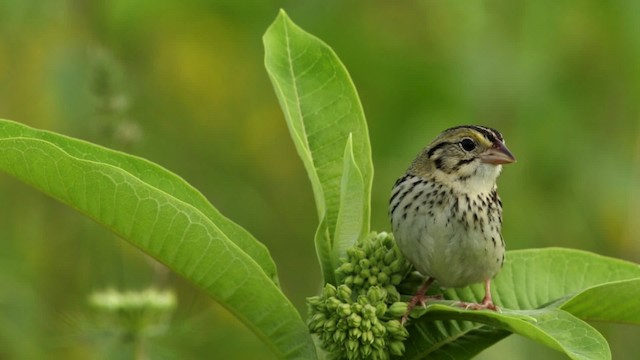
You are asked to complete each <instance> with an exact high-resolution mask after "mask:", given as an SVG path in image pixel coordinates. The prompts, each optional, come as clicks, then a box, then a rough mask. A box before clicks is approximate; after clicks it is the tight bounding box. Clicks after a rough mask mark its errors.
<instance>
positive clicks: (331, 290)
mask: <svg viewBox="0 0 640 360" xmlns="http://www.w3.org/2000/svg"><path fill="white" fill-rule="evenodd" d="M323 295H324V296H325V297H328V298H329V297H332V296H336V287H335V286H333V285H331V284H327V285H325V286H324V293H323Z"/></svg>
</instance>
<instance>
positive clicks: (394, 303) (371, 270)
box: [307, 232, 409, 360]
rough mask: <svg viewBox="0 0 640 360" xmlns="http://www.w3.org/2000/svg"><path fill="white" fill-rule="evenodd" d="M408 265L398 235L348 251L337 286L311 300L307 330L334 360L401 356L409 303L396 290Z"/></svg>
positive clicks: (371, 239) (376, 237)
mask: <svg viewBox="0 0 640 360" xmlns="http://www.w3.org/2000/svg"><path fill="white" fill-rule="evenodd" d="M408 271H409V264H408V262H407V261H406V260H405V259H404V257H403V256H402V254H400V251H399V250H398V248H397V247H396V245H395V242H394V240H393V236H392V235H390V234H387V233H384V232H383V233H372V234H370V235H369V236H367V237H365V238H363V239H361V240H359V241H358V242H357V243H356V244H355V245H354V246H353V247H352V248H350V249H348V250H347V258H346V259H342V265H340V266H339V267H338V269H337V270H336V275H337V278H338V284H339V285H338V286H337V287H335V286H333V285H331V284H327V285H326V286H325V287H324V289H323V291H322V294H320V296H314V297H311V298H308V299H307V304H308V306H309V320H308V326H309V330H310V331H311V333H313V334H316V335H318V337H319V338H320V340H321V343H322V347H323V349H324V350H326V351H327V353H328V354H330V358H333V359H349V360H356V359H374V360H375V359H378V360H387V359H389V358H390V357H391V355H402V353H403V352H404V343H403V342H404V340H406V338H407V337H408V336H409V333H408V332H407V330H406V329H405V328H404V327H403V326H402V325H401V324H400V321H399V320H398V319H399V318H400V317H401V316H402V315H403V314H404V313H405V312H406V311H407V303H405V302H400V295H399V293H398V291H397V290H396V287H395V286H396V285H398V284H399V283H400V281H401V280H402V279H403V277H404V276H405V275H406V274H407V272H408Z"/></svg>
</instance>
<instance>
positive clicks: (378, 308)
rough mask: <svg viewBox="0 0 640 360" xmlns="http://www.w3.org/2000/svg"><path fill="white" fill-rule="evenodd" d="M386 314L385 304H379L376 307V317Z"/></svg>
mask: <svg viewBox="0 0 640 360" xmlns="http://www.w3.org/2000/svg"><path fill="white" fill-rule="evenodd" d="M386 312H387V304H385V303H384V302H379V303H378V304H377V305H376V316H378V317H381V316H382V315H384V314H385V313H386Z"/></svg>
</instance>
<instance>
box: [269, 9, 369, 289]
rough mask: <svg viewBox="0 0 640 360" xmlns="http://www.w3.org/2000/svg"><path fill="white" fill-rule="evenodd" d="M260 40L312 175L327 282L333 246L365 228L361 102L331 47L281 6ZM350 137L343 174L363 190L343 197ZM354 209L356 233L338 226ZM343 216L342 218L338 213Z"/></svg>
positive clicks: (366, 155) (366, 140)
mask: <svg viewBox="0 0 640 360" xmlns="http://www.w3.org/2000/svg"><path fill="white" fill-rule="evenodd" d="M263 40H264V47H265V66H266V68H267V72H268V73H269V76H270V78H271V81H272V83H273V86H274V89H275V92H276V95H277V96H278V100H279V101H280V106H281V107H282V109H283V112H284V115H285V118H286V120H287V124H288V127H289V131H290V133H291V137H292V138H293V142H294V144H295V146H296V149H297V151H298V154H299V155H300V157H301V158H302V161H303V163H304V166H305V168H306V170H307V174H308V176H309V179H310V180H311V185H312V188H313V192H314V196H315V200H316V206H317V211H318V216H319V220H320V227H319V229H318V231H317V233H316V248H317V249H318V250H319V251H318V256H319V258H320V263H321V266H322V269H323V274H324V275H325V281H327V282H333V275H332V273H333V270H334V269H335V268H336V265H337V261H338V259H337V258H336V254H338V256H339V254H340V251H337V252H336V251H334V249H335V248H338V249H344V248H346V247H348V246H350V245H351V244H353V243H354V242H355V240H356V239H357V238H358V236H363V235H365V234H367V233H368V232H369V215H370V214H369V212H370V209H369V207H370V205H369V204H370V197H371V183H372V178H373V165H372V162H371V148H370V144H369V135H368V130H367V125H366V122H365V117H364V113H363V111H362V106H361V104H360V100H359V99H358V96H357V93H356V90H355V87H354V85H353V83H352V81H351V78H350V77H349V74H348V73H347V70H346V69H345V67H344V65H342V63H341V62H340V60H339V59H338V57H337V56H336V54H335V53H334V52H333V50H332V49H331V48H330V47H329V46H327V45H326V44H325V43H323V42H322V41H321V40H319V39H318V38H316V37H315V36H313V35H311V34H309V33H307V32H305V31H304V30H302V29H301V28H299V27H298V26H297V25H295V24H294V23H293V22H292V21H291V20H290V19H289V18H288V17H287V15H286V14H285V13H284V11H281V12H280V14H279V15H278V17H277V19H276V20H275V21H274V23H273V24H272V25H271V26H270V27H269V29H268V30H267V32H266V33H265V35H264V39H263ZM350 136H351V137H352V145H351V147H352V155H353V161H352V164H350V167H349V169H351V170H353V171H350V173H349V174H348V176H351V175H355V176H360V177H361V178H362V180H361V183H362V185H361V189H359V190H358V191H359V192H361V193H362V196H345V191H346V190H344V189H343V188H342V185H347V186H352V185H353V184H354V183H355V182H359V181H360V180H359V179H356V180H353V179H346V180H345V179H344V173H345V167H344V164H345V159H344V157H345V152H344V149H345V146H346V144H347V140H348V138H349V137H350ZM345 202H348V204H345ZM358 207H359V208H360V209H361V210H359V211H361V212H362V214H361V215H359V216H356V218H357V219H358V220H356V221H358V222H359V224H358V225H360V226H361V229H360V230H359V231H358V232H357V234H354V233H353V232H351V231H342V230H344V229H345V228H349V227H352V224H347V223H348V222H350V221H352V220H351V218H347V216H346V215H347V214H346V213H344V212H342V213H341V209H355V208H358ZM342 215H345V218H342V219H339V217H340V216H342ZM351 215H353V214H351ZM339 224H341V225H339ZM339 226H341V228H339ZM356 235H357V236H356ZM326 247H328V249H327V248H326ZM331 254H333V255H331Z"/></svg>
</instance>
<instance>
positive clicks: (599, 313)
mask: <svg viewBox="0 0 640 360" xmlns="http://www.w3.org/2000/svg"><path fill="white" fill-rule="evenodd" d="M638 299H640V278H637V279H630V280H621V281H614V282H610V283H606V284H602V285H597V286H594V287H591V288H588V289H586V290H584V291H582V292H580V293H579V294H577V295H575V296H573V297H571V298H570V299H569V300H568V301H567V302H566V303H564V304H562V306H561V308H562V309H563V310H565V311H567V312H569V313H571V314H573V315H575V316H577V317H579V318H581V319H586V320H597V321H613V322H619V323H625V324H634V325H640V309H638Z"/></svg>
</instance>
